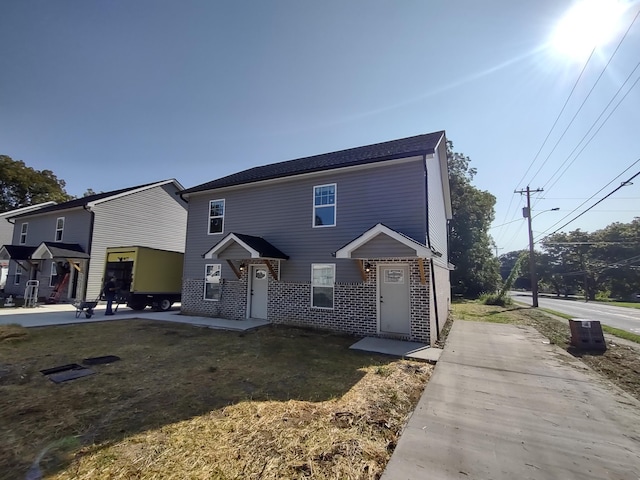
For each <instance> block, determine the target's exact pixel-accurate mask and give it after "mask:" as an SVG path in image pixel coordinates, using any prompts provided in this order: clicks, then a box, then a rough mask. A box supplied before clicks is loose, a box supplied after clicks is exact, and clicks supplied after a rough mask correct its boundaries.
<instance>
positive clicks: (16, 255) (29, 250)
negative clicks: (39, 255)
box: [0, 245, 36, 260]
mask: <svg viewBox="0 0 640 480" xmlns="http://www.w3.org/2000/svg"><path fill="white" fill-rule="evenodd" d="M35 250H36V247H27V246H25V245H2V247H0V260H29V259H31V255H32V254H33V252H34V251H35Z"/></svg>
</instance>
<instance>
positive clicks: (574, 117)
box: [529, 10, 640, 185]
mask: <svg viewBox="0 0 640 480" xmlns="http://www.w3.org/2000/svg"><path fill="white" fill-rule="evenodd" d="M638 15H640V10H638V13H636V16H635V17H634V18H633V20H632V21H631V23H630V24H629V27H628V28H627V30H626V32H624V35H623V36H622V38H621V39H620V41H619V42H618V45H617V47H616V49H615V50H614V51H613V53H612V54H611V56H610V57H609V61H608V62H607V63H606V65H605V66H604V67H603V69H602V71H601V72H600V75H598V78H597V79H596V81H595V83H594V84H593V86H592V87H591V89H590V90H589V93H587V96H586V97H585V98H584V100H583V101H582V103H581V104H580V107H578V110H577V111H576V113H575V114H574V115H573V117H571V120H569V123H568V124H567V126H566V128H565V129H564V131H563V132H562V134H561V135H560V138H558V141H557V142H556V143H555V145H554V146H553V148H552V149H551V151H550V152H549V155H547V158H545V159H544V162H542V165H540V167H539V168H538V170H537V171H536V173H535V174H534V175H533V177H532V178H531V180H529V183H531V182H533V180H534V179H535V178H536V177H537V176H538V173H540V171H541V170H542V168H543V167H544V166H545V165H546V163H547V161H548V160H549V158H550V157H551V155H552V154H553V152H555V150H556V148H557V147H558V145H559V144H560V142H561V141H562V139H563V138H564V136H565V134H566V133H567V131H568V130H569V128H570V127H571V125H573V122H574V121H575V119H576V117H577V116H578V114H579V113H580V112H581V111H582V107H584V105H585V104H586V103H587V100H589V97H590V96H591V94H592V93H593V91H594V90H595V88H596V86H597V85H598V83H600V79H602V76H603V75H604V72H605V71H606V70H607V68H608V67H609V64H610V63H611V62H612V61H613V57H615V56H616V53H618V50H619V49H620V45H622V42H624V40H625V38H627V34H628V33H629V30H631V27H632V26H633V24H634V23H635V21H636V19H637V18H638ZM594 51H595V47H594V50H593V51H592V52H591V55H593V52H594ZM589 58H591V56H589ZM588 62H589V61H588V60H587V63H588ZM638 65H640V63H639V64H638ZM585 67H586V64H585ZM636 68H638V67H637V66H636ZM633 71H634V72H635V69H634V70H633ZM583 72H584V69H583ZM580 75H582V72H581V73H580ZM625 83H626V82H625ZM574 89H575V86H574ZM619 91H620V90H618V92H619ZM618 92H616V95H614V98H615V97H616V96H617V95H618ZM571 93H573V90H572V91H571ZM565 106H566V103H565ZM608 106H609V105H607V107H608ZM607 107H605V110H606V108H607ZM563 109H564V107H563ZM558 118H559V117H558ZM599 118H600V117H598V119H599ZM596 122H597V120H596ZM556 123H557V121H556ZM554 126H555V124H554ZM550 133H551V132H550ZM587 134H588V132H587ZM585 136H586V135H585ZM547 138H548V136H547ZM545 142H546V139H545ZM578 145H579V144H578ZM541 148H542V147H541ZM576 148H577V147H576ZM572 153H573V152H572ZM554 175H555V174H554ZM552 178H553V175H552ZM547 183H548V182H547ZM545 185H546V184H545Z"/></svg>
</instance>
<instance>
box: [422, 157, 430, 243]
mask: <svg viewBox="0 0 640 480" xmlns="http://www.w3.org/2000/svg"><path fill="white" fill-rule="evenodd" d="M422 166H423V168H424V204H425V212H424V213H425V216H426V230H427V232H426V233H427V235H426V237H427V247H429V248H431V235H430V232H429V230H430V229H429V172H428V171H427V155H426V154H424V155H422Z"/></svg>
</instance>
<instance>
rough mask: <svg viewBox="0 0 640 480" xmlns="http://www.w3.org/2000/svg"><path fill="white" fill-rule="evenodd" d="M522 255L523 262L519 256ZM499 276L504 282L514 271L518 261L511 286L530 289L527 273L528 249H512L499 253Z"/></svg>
mask: <svg viewBox="0 0 640 480" xmlns="http://www.w3.org/2000/svg"><path fill="white" fill-rule="evenodd" d="M521 256H524V257H525V260H524V263H523V261H522V260H520V257H521ZM499 260H500V276H501V277H502V281H503V282H506V281H507V279H508V278H509V276H510V275H511V274H512V272H513V271H514V267H515V266H516V263H520V265H519V268H518V269H517V270H516V271H517V272H518V274H517V275H516V276H515V278H513V279H512V288H515V289H521V290H531V276H530V275H529V250H514V251H512V252H507V253H505V254H503V255H500V257H499Z"/></svg>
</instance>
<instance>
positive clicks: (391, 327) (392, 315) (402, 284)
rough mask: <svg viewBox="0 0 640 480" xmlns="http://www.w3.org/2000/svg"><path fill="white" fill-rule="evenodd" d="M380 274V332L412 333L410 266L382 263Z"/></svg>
mask: <svg viewBox="0 0 640 480" xmlns="http://www.w3.org/2000/svg"><path fill="white" fill-rule="evenodd" d="M378 276H379V278H378V291H379V295H378V302H379V304H378V305H379V312H380V332H381V333H395V334H401V335H408V334H410V333H411V304H410V301H409V266H408V265H402V264H400V265H381V266H380V268H378Z"/></svg>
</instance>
